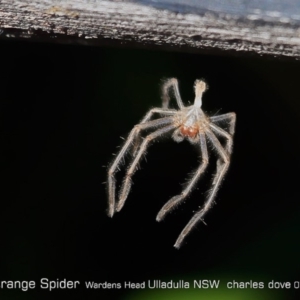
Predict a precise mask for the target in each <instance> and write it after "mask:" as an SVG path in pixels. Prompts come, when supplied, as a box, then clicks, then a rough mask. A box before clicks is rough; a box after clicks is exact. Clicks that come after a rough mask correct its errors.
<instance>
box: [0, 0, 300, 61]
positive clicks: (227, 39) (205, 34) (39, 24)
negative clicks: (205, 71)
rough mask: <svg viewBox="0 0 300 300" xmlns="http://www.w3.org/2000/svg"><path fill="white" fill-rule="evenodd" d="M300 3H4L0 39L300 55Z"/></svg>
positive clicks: (0, 8)
mask: <svg viewBox="0 0 300 300" xmlns="http://www.w3.org/2000/svg"><path fill="white" fill-rule="evenodd" d="M244 2H249V3H248V4H247V5H246V4H245V3H244ZM281 2H283V3H281ZM297 5H298V6H299V4H297V1H294V0H289V1H279V0H278V1H277V0H272V1H256V0H254V1H241V0H226V1H217V0H213V1H204V0H199V1H194V0H189V1H183V0H161V1H150V0H139V1H121V0H119V1H102V0H93V1H91V0H64V1H50V0H40V1H37V0H31V1H29V0H23V1H21V0H1V1H0V37H1V38H31V39H36V38H43V39H46V40H49V41H58V42H71V43H87V44H94V45H95V44H96V45H97V44H99V45H101V44H103V43H113V42H117V43H119V44H124V43H129V44H134V43H135V44H139V45H152V46H160V47H173V48H174V49H177V50H178V49H189V50H196V51H197V50H198V49H222V50H235V51H247V52H253V53H258V54H271V55H279V56H293V57H296V58H298V57H299V56H300V9H299V7H298V6H297Z"/></svg>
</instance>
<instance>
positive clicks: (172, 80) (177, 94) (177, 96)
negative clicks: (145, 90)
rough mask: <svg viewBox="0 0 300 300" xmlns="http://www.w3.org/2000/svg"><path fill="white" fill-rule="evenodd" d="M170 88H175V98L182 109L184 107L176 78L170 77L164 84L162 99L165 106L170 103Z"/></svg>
mask: <svg viewBox="0 0 300 300" xmlns="http://www.w3.org/2000/svg"><path fill="white" fill-rule="evenodd" d="M170 88H173V91H174V95H175V99H176V101H177V105H178V107H179V108H180V109H183V108H184V105H183V102H182V99H181V96H180V92H179V88H178V81H177V79H176V78H170V79H168V80H167V81H165V83H164V84H163V86H162V100H163V103H162V105H163V108H168V107H169V103H170V96H169V90H170Z"/></svg>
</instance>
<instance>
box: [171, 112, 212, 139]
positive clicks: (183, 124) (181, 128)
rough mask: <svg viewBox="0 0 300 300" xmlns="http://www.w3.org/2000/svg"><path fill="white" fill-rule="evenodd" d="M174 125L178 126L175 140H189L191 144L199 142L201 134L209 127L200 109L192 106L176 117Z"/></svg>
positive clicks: (174, 136)
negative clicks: (198, 138)
mask: <svg viewBox="0 0 300 300" xmlns="http://www.w3.org/2000/svg"><path fill="white" fill-rule="evenodd" d="M174 123H176V124H178V129H177V130H175V132H174V135H173V138H174V140H175V141H176V142H181V141H182V140H183V139H184V138H187V139H188V140H189V141H190V142H191V143H194V142H196V141H197V137H198V136H199V133H200V132H204V130H205V128H206V127H207V125H208V120H207V117H206V115H205V114H204V112H203V111H202V109H201V108H200V107H195V106H190V107H187V108H186V109H184V110H183V112H182V111H179V112H178V113H177V114H176V115H174Z"/></svg>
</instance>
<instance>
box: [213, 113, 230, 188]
mask: <svg viewBox="0 0 300 300" xmlns="http://www.w3.org/2000/svg"><path fill="white" fill-rule="evenodd" d="M210 120H211V121H213V122H220V121H228V120H229V130H228V131H229V135H230V136H229V135H228V133H227V132H226V131H225V130H224V129H222V128H220V127H219V126H217V125H216V124H213V123H211V124H210V127H211V129H212V130H213V131H214V132H215V133H217V134H219V135H221V136H223V137H225V138H226V144H225V150H226V151H227V153H228V155H229V156H230V155H231V153H232V146H233V135H234V131H235V122H236V114H235V113H227V114H224V115H219V116H214V117H211V118H210ZM220 165H221V159H218V160H217V170H218V169H219V167H220ZM215 179H216V178H215ZM212 184H213V185H214V184H215V180H214V181H213V182H212Z"/></svg>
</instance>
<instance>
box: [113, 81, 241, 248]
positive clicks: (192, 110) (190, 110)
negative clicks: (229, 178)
mask: <svg viewBox="0 0 300 300" xmlns="http://www.w3.org/2000/svg"><path fill="white" fill-rule="evenodd" d="M170 88H173V91H174V94H175V98H176V101H177V104H178V107H179V110H175V109H170V108H169V102H170V97H169V89H170ZM194 88H195V101H194V104H193V105H191V106H188V107H185V106H184V105H183V102H182V100H181V97H180V94H179V89H178V82H177V79H175V78H171V79H168V80H167V81H166V82H165V83H164V85H163V93H162V95H163V97H162V99H163V106H162V108H153V109H151V110H150V111H149V112H148V113H147V114H146V116H145V117H144V118H143V119H142V121H141V122H140V123H139V124H137V125H135V126H134V128H133V129H132V131H131V132H130V134H129V136H128V138H127V140H126V141H125V144H124V145H123V147H122V148H121V150H120V152H119V154H118V155H117V157H116V159H115V160H114V162H113V163H112V165H111V166H110V168H109V171H108V203H109V207H108V215H109V216H111V217H112V216H113V214H114V212H115V211H120V210H121V209H122V207H123V205H124V203H125V201H126V199H127V196H128V194H129V192H130V189H131V185H132V182H131V178H132V176H133V174H134V173H135V171H136V170H137V166H138V163H139V161H140V159H141V157H142V156H143V154H144V153H145V151H146V149H147V147H148V146H149V143H150V142H151V141H153V140H155V139H156V138H158V137H160V136H164V135H166V134H167V133H170V132H173V135H172V137H173V139H174V140H175V141H176V142H181V141H182V140H183V139H185V138H186V139H188V141H190V142H191V143H192V144H194V145H198V147H199V148H200V150H201V164H200V166H199V167H198V169H197V170H196V172H195V173H194V175H193V176H192V178H191V180H190V181H189V182H188V183H187V185H186V187H185V188H184V190H183V191H182V192H181V194H180V195H177V196H174V197H173V198H171V199H170V200H169V201H168V202H167V203H166V204H165V205H164V206H163V207H162V209H161V210H160V211H159V213H158V215H157V217H156V220H157V221H161V220H162V219H163V218H164V217H165V215H166V214H167V213H168V212H170V211H171V210H172V209H173V208H174V207H176V206H177V205H178V204H179V203H181V202H183V200H184V199H185V198H186V197H187V195H188V194H189V193H190V192H191V191H192V189H193V188H194V187H195V186H196V183H197V181H198V180H199V178H200V176H201V175H202V174H203V172H204V170H205V169H206V167H207V165H208V152H207V144H206V141H207V140H209V141H210V142H211V143H212V145H213V146H214V147H213V149H214V150H215V152H216V153H217V155H218V156H219V158H218V160H217V172H216V174H215V175H214V178H213V183H212V188H211V190H210V192H209V195H208V198H207V200H206V201H205V203H204V205H203V207H202V208H201V209H200V210H199V211H197V212H196V213H195V214H194V216H193V217H192V218H191V220H190V221H189V223H188V224H187V225H186V227H185V228H184V229H183V231H182V232H181V234H180V235H179V237H178V239H177V241H176V243H175V245H174V246H175V247H176V248H179V247H180V245H181V243H182V241H183V239H184V238H185V237H186V235H187V234H188V233H189V232H190V231H191V229H192V228H193V227H194V226H195V224H196V223H197V222H199V221H203V217H204V215H205V213H206V212H207V211H208V210H209V209H210V207H211V206H212V204H213V200H214V198H215V196H216V193H217V191H218V188H219V187H220V184H221V182H222V179H223V178H224V176H225V174H226V171H227V170H228V167H229V163H230V155H231V152H232V145H233V135H234V128H235V120H236V115H235V113H227V114H223V115H219V116H213V117H208V116H207V115H206V114H205V113H204V112H203V111H202V109H201V106H202V94H203V93H204V92H205V90H206V83H205V82H204V81H203V80H196V81H195V86H194ZM154 114H158V115H160V116H161V118H158V119H154V120H151V118H152V117H153V115H154ZM219 122H227V123H228V124H229V126H228V132H227V131H226V130H224V129H222V128H221V127H219V126H217V125H216V124H215V123H219ZM149 129H155V130H154V131H153V132H152V133H150V134H148V135H147V136H146V137H145V138H144V139H141V132H142V131H144V130H149ZM216 135H217V136H220V137H223V138H224V139H225V140H226V142H225V145H224V146H223V145H222V144H221V143H220V142H219V140H218V139H217V137H216ZM126 154H131V156H132V162H131V164H130V165H129V167H128V169H127V172H126V175H125V176H124V180H123V184H122V187H121V189H120V192H119V200H118V201H117V203H116V201H115V198H116V179H115V173H116V172H117V171H118V169H119V166H120V164H121V161H122V159H123V157H124V156H125V155H126Z"/></svg>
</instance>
